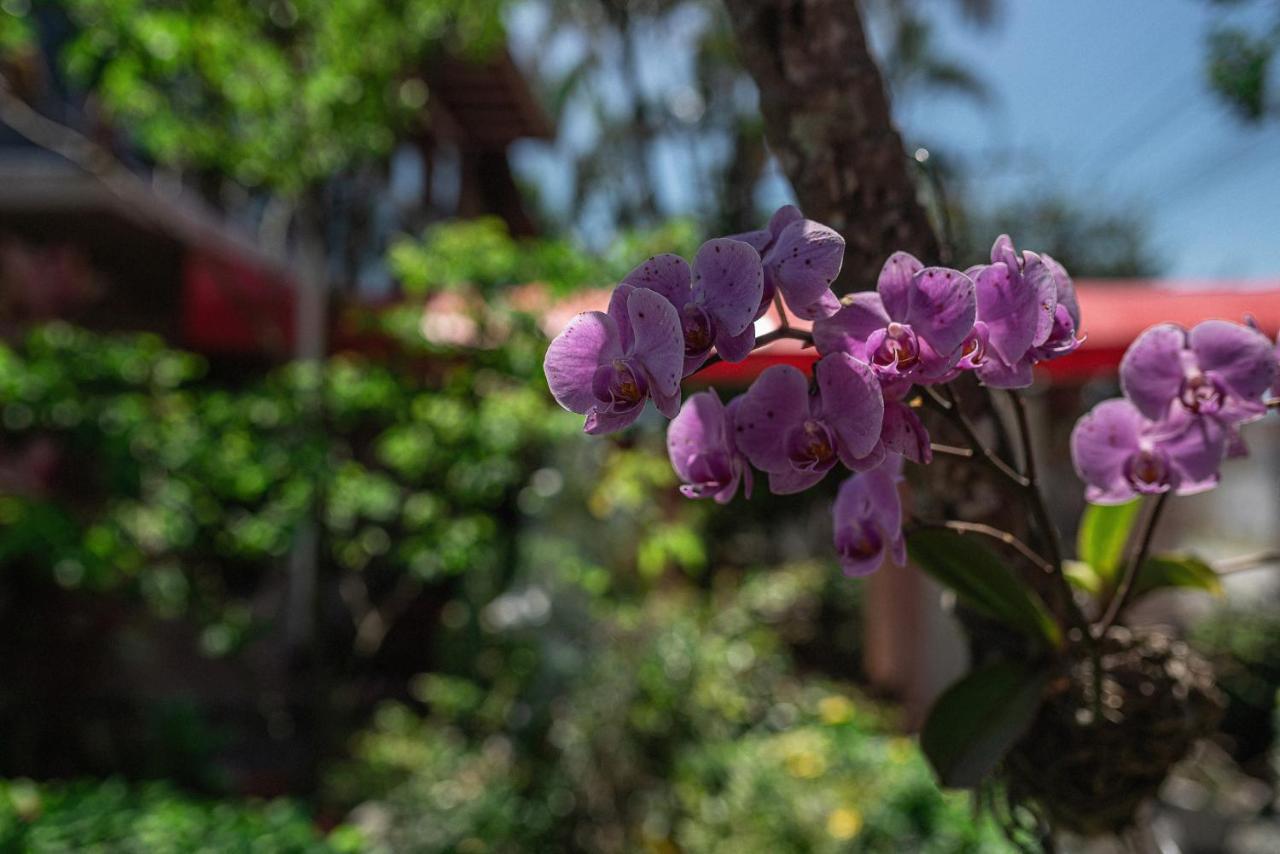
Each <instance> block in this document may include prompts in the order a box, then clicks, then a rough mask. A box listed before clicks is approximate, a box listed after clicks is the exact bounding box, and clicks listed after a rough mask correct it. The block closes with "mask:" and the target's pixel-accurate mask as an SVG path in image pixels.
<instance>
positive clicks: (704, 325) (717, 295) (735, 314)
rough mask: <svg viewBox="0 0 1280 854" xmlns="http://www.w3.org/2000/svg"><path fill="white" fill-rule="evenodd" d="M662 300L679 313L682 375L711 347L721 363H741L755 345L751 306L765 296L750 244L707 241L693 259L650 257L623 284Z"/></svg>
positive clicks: (699, 362)
mask: <svg viewBox="0 0 1280 854" xmlns="http://www.w3.org/2000/svg"><path fill="white" fill-rule="evenodd" d="M622 283H623V284H624V285H630V286H633V287H641V288H648V289H650V290H652V291H656V292H657V293H660V294H662V295H663V296H664V297H666V298H667V299H668V300H669V301H670V302H671V304H672V305H673V306H675V307H676V310H677V311H678V312H679V313H680V321H681V327H682V329H683V333H684V371H683V376H686V377H687V376H689V374H691V373H693V372H694V371H696V370H697V369H698V368H700V367H702V365H703V363H704V362H706V361H707V357H708V356H710V355H711V347H712V346H713V345H714V346H715V348H716V352H718V353H719V354H720V358H722V359H724V360H725V361H726V362H741V361H742V360H743V359H745V358H746V357H747V355H748V354H749V353H750V352H751V350H752V348H754V347H755V345H756V331H755V325H754V323H753V321H754V320H755V312H756V308H757V307H758V306H759V305H760V299H761V296H762V294H763V293H764V270H763V267H762V266H761V262H760V256H759V255H758V254H757V253H756V251H755V249H753V248H752V247H751V246H750V245H749V244H747V243H744V242H742V241H739V240H733V239H730V238H727V237H722V238H719V239H716V240H708V241H707V242H706V243H704V244H702V246H701V248H699V249H698V254H697V255H696V256H694V259H693V270H692V272H691V271H690V270H689V265H688V264H687V263H686V262H685V260H684V259H683V258H681V257H680V256H679V255H655V256H653V257H652V258H650V259H649V260H648V261H645V262H644V263H643V264H641V265H640V266H638V267H636V268H635V269H634V270H632V271H631V272H630V273H628V274H627V276H626V278H624V279H623V280H622Z"/></svg>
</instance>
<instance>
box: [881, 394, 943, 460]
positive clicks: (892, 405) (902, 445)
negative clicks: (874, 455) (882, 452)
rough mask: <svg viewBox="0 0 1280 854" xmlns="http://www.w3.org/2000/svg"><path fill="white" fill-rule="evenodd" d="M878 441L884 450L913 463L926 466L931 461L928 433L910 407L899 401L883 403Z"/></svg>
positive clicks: (931, 453)
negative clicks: (881, 424)
mask: <svg viewBox="0 0 1280 854" xmlns="http://www.w3.org/2000/svg"><path fill="white" fill-rule="evenodd" d="M880 441H882V442H884V446H885V449H886V450H888V451H890V452H892V453H895V454H901V455H902V456H904V457H906V458H907V459H909V460H911V462H913V463H921V464H927V463H929V462H931V461H932V460H933V448H932V446H931V444H930V441H929V431H928V430H926V429H925V426H924V423H923V422H921V421H920V418H919V417H918V416H917V415H916V414H915V412H914V411H913V410H912V409H911V407H909V406H907V405H906V404H905V403H902V402H900V401H897V400H887V401H885V404H884V427H883V428H882V429H881V431H880Z"/></svg>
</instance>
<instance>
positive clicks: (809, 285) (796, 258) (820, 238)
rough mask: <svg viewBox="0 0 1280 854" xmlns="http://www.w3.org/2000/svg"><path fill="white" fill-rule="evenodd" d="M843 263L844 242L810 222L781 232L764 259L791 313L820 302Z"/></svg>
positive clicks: (791, 225)
mask: <svg viewBox="0 0 1280 854" xmlns="http://www.w3.org/2000/svg"><path fill="white" fill-rule="evenodd" d="M843 262H844V238H843V237H841V236H840V235H839V234H837V233H836V232H835V231H834V230H833V229H830V228H827V227H826V226H825V225H822V224H820V223H816V222H814V221H813V220H809V219H802V220H797V221H796V222H793V223H791V224H790V225H788V226H787V227H786V228H784V229H783V230H782V233H781V234H779V235H778V239H777V241H775V242H774V244H773V247H772V248H771V249H770V250H769V253H768V255H767V256H766V258H765V263H766V264H768V265H769V269H770V272H771V273H772V276H773V280H774V282H775V284H776V285H777V287H778V290H780V291H782V295H783V296H784V297H785V298H786V300H787V305H789V306H791V308H792V310H794V309H796V308H803V307H805V306H808V305H811V304H813V303H814V302H816V301H817V300H818V299H819V298H821V297H822V294H823V292H824V291H826V290H827V289H828V288H829V287H830V286H831V283H832V282H834V281H835V278H836V276H837V275H839V273H840V265H841V264H842V263H843Z"/></svg>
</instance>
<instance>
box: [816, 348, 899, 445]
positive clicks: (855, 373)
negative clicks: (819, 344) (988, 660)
mask: <svg viewBox="0 0 1280 854" xmlns="http://www.w3.org/2000/svg"><path fill="white" fill-rule="evenodd" d="M814 371H815V373H816V374H817V377H818V390H819V392H820V393H821V398H822V418H823V420H824V421H825V422H826V423H827V424H828V425H830V427H831V428H832V429H833V430H835V433H836V440H837V442H838V444H839V448H838V450H839V452H840V459H841V460H842V461H846V465H848V464H849V461H852V460H854V459H857V458H859V457H865V456H866V455H867V454H869V453H871V450H872V448H874V447H875V445H876V442H878V441H879V440H880V429H881V427H882V426H883V424H884V396H883V395H882V394H881V392H880V383H879V382H878V381H877V380H876V375H875V372H874V371H873V370H872V369H871V366H870V365H868V364H867V363H866V362H862V361H859V360H858V359H855V358H853V357H852V356H850V355H849V354H848V353H832V354H831V355H829V356H823V357H822V358H821V359H819V360H818V364H817V366H816V368H815V369H814Z"/></svg>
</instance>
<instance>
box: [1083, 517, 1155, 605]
mask: <svg viewBox="0 0 1280 854" xmlns="http://www.w3.org/2000/svg"><path fill="white" fill-rule="evenodd" d="M1140 509H1142V502H1141V501H1139V500H1137V499H1134V500H1133V501H1130V502H1129V503H1128V504H1111V505H1103V504H1090V505H1089V506H1088V507H1086V508H1085V511H1084V515H1082V516H1081V517H1080V533H1079V535H1078V536H1077V537H1076V555H1077V557H1079V558H1080V560H1081V561H1083V562H1084V563H1087V564H1089V566H1091V567H1093V570H1094V572H1096V573H1097V575H1098V578H1099V579H1100V580H1101V581H1102V582H1103V585H1104V586H1106V587H1112V586H1114V585H1115V583H1116V577H1117V575H1118V573H1119V572H1120V568H1121V567H1122V566H1123V565H1124V547H1125V544H1126V543H1128V542H1129V531H1131V530H1132V529H1133V523H1134V522H1135V521H1136V520H1137V518H1138V511H1139V510H1140Z"/></svg>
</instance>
